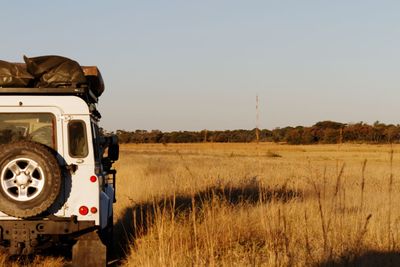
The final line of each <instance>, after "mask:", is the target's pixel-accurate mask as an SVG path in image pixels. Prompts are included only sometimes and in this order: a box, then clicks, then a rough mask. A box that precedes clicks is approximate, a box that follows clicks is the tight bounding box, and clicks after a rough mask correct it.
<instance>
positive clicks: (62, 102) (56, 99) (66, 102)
mask: <svg viewBox="0 0 400 267" xmlns="http://www.w3.org/2000/svg"><path fill="white" fill-rule="evenodd" d="M18 106H22V107H43V109H45V108H46V107H56V108H58V109H60V110H61V111H62V113H64V114H76V115H78V114H79V115H90V110H89V106H88V104H87V103H86V102H85V101H84V100H83V99H82V98H80V97H78V96H54V95H53V96H44V95H38V96H31V95H29V96H27V95H13V96H11V95H5V96H1V97H0V108H2V107H18Z"/></svg>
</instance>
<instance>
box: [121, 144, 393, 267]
mask: <svg viewBox="0 0 400 267" xmlns="http://www.w3.org/2000/svg"><path fill="white" fill-rule="evenodd" d="M399 152H400V146H390V145H340V146H339V145H315V146H288V145H279V144H271V143H260V144H216V143H207V144H185V145H180V144H171V145H170V144H168V145H161V144H158V145H154V144H153V145H152V144H148V145H135V144H130V145H124V146H122V147H121V159H120V161H119V162H118V163H117V168H118V171H119V180H118V189H117V190H118V191H117V192H118V193H117V195H118V204H117V209H116V216H115V217H116V229H115V230H116V231H115V232H116V233H115V234H116V236H117V237H118V238H117V242H118V244H116V245H115V247H116V248H117V247H122V248H123V251H125V252H126V253H127V256H125V257H123V255H122V254H123V253H121V252H120V255H121V256H122V257H123V260H122V261H121V262H120V263H121V264H124V265H127V266H232V265H236V266H346V265H356V266H358V265H363V266H369V265H370V266H377V265H380V266H382V265H383V266H385V265H387V266H395V265H400V254H399V252H400V236H399V234H400V229H399V226H400V211H399V208H398V206H397V203H400V154H399ZM127 238H129V240H130V241H129V242H126V241H125V240H126V239H127ZM120 251H121V250H120ZM117 254H118V253H117Z"/></svg>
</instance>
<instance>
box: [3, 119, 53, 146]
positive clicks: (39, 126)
mask: <svg viewBox="0 0 400 267" xmlns="http://www.w3.org/2000/svg"><path fill="white" fill-rule="evenodd" d="M17 141H34V142H38V143H41V144H43V145H46V146H48V147H51V148H53V149H56V120H55V117H54V115H53V114H51V113H0V144H7V143H10V142H17Z"/></svg>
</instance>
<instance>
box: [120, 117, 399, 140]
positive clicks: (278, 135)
mask: <svg viewBox="0 0 400 267" xmlns="http://www.w3.org/2000/svg"><path fill="white" fill-rule="evenodd" d="M115 134H116V135H117V136H118V138H119V141H120V143H164V144H165V143H201V142H217V143H250V142H256V141H257V129H252V130H243V129H240V130H225V131H210V130H203V131H173V132H162V131H160V130H152V131H147V130H135V131H125V130H117V131H116V132H115ZM258 136H259V137H258V139H259V140H258V141H259V142H276V143H287V144H293V145H308V144H338V143H375V144H381V143H400V125H399V124H397V125H393V124H384V123H380V122H379V121H377V122H375V123H374V124H372V125H369V124H367V123H364V122H358V123H349V124H345V123H340V122H335V121H321V122H318V123H316V124H314V125H313V126H311V127H304V126H297V127H290V126H289V127H284V128H275V129H273V130H268V129H260V130H259V131H258Z"/></svg>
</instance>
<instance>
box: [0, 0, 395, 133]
mask: <svg viewBox="0 0 400 267" xmlns="http://www.w3.org/2000/svg"><path fill="white" fill-rule="evenodd" d="M7 2H8V3H3V4H2V6H1V18H0V21H1V23H2V27H1V33H0V34H1V41H0V49H1V52H2V53H1V59H4V60H9V61H21V60H22V55H23V54H26V55H27V56H39V55H46V54H60V55H64V56H67V57H70V58H73V59H75V60H77V61H79V62H80V63H81V64H82V65H98V66H99V67H100V68H101V70H102V73H103V76H104V79H105V82H106V92H105V93H104V95H103V96H102V98H101V99H100V105H99V109H100V111H101V112H102V114H103V121H102V124H103V126H104V128H106V129H108V130H115V129H125V130H133V129H147V130H151V129H160V130H201V129H238V128H245V129H251V128H254V127H255V97H256V94H258V95H259V97H260V126H261V127H262V128H269V129H272V128H275V127H283V126H288V125H291V126H296V125H312V124H314V123H315V122H317V121H320V120H336V121H340V122H358V121H364V122H374V121H376V120H379V121H382V122H386V123H395V124H397V123H400V16H399V14H400V1H384V0H382V1H368V0H359V1H349V0H346V1H345V0H337V1H327V0H325V1H323V0H319V1H317V0H315V1H311V0H310V1H308V0H303V1H299V0H292V1H278V0H276V1H267V0H262V1H261V0H260V1H256V0H254V1H244V0H241V1H238V0H225V1H223V0H220V1H219V0H218V1H217V0H202V1H190V0H181V1H177V0H168V1H166V0H164V1H161V0H159V1H156V0H154V1H153V0H146V1H145V0H142V1H134V0H131V1H94V0H91V1H89V0H87V1H63V2H61V1H27V0H25V1H7Z"/></svg>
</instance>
